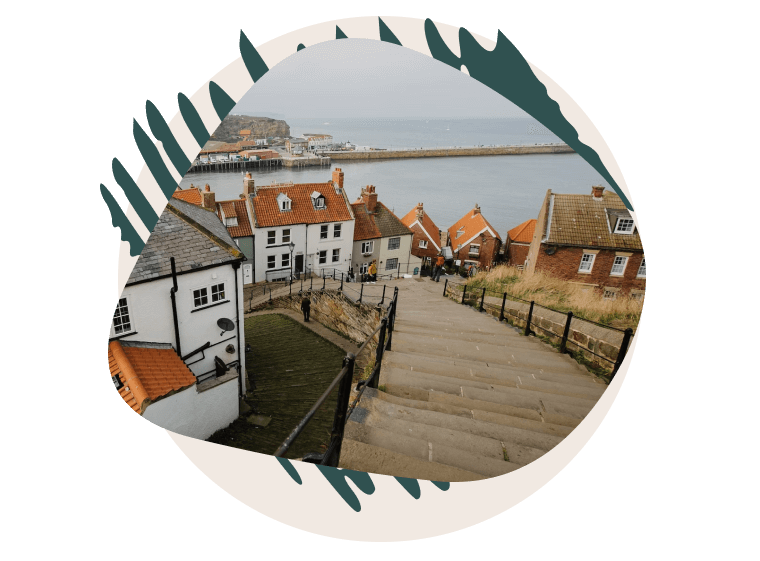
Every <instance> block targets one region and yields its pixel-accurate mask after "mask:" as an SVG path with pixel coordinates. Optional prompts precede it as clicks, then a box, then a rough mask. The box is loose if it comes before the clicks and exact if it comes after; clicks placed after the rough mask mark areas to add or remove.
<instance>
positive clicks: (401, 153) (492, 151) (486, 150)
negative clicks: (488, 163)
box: [321, 144, 575, 160]
mask: <svg viewBox="0 0 760 561" xmlns="http://www.w3.org/2000/svg"><path fill="white" fill-rule="evenodd" d="M574 152H575V150H573V149H572V148H570V146H568V145H567V144H536V145H532V146H530V145H528V146H471V147H465V148H460V147H447V148H420V149H411V150H410V149H404V150H354V151H334V152H333V151H329V152H328V151H325V152H321V154H322V155H324V156H329V157H330V158H331V159H333V160H385V159H396V158H441V157H451V156H505V155H522V154H572V153H574Z"/></svg>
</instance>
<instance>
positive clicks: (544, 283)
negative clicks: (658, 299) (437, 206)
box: [467, 265, 644, 328]
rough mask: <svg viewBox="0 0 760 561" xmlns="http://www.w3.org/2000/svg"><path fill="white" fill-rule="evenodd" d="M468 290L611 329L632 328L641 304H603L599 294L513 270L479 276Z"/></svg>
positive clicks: (624, 300)
mask: <svg viewBox="0 0 760 561" xmlns="http://www.w3.org/2000/svg"><path fill="white" fill-rule="evenodd" d="M467 285H468V287H472V288H476V287H477V288H481V289H482V288H484V287H485V288H486V290H487V291H488V292H493V293H496V294H499V295H500V294H502V293H504V292H507V293H509V294H511V295H512V296H517V297H518V298H522V299H523V300H533V301H535V302H536V303H537V304H541V305H543V306H547V307H549V308H553V309H555V310H559V311H561V312H569V311H572V312H573V314H574V315H576V316H578V317H583V318H586V319H590V320H592V321H596V322H599V323H604V324H607V325H612V326H613V327H618V328H626V327H633V328H635V327H636V326H637V325H638V323H639V318H640V317H641V309H642V306H643V304H644V302H643V300H633V299H631V298H628V297H618V298H616V299H615V300H605V299H604V298H603V297H602V294H601V292H600V291H598V290H593V289H590V288H588V287H584V286H582V285H579V284H574V283H571V282H568V281H566V280H562V279H558V278H556V277H552V276H550V275H547V274H545V273H542V272H538V271H537V272H535V273H533V274H528V273H524V272H522V271H519V270H518V269H516V268H515V267H509V266H506V265H502V266H499V267H494V268H493V269H492V270H491V271H489V272H480V273H478V274H477V275H475V276H474V277H473V278H472V279H470V280H469V281H468V282H467Z"/></svg>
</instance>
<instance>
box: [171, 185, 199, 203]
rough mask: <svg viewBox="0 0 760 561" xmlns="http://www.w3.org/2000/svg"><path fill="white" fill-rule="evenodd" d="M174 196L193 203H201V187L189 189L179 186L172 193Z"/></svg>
mask: <svg viewBox="0 0 760 561" xmlns="http://www.w3.org/2000/svg"><path fill="white" fill-rule="evenodd" d="M172 198H175V199H179V200H180V201H185V202H186V203H190V204H191V205H198V206H200V205H201V189H200V187H193V188H187V189H181V188H180V187H177V188H176V189H175V190H174V193H173V194H172Z"/></svg>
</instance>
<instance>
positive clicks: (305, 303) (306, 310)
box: [301, 298, 311, 321]
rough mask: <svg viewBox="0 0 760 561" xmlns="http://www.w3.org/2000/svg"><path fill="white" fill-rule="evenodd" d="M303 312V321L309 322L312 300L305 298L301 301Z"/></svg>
mask: <svg viewBox="0 0 760 561" xmlns="http://www.w3.org/2000/svg"><path fill="white" fill-rule="evenodd" d="M301 311H302V312H303V320H304V321H309V314H310V313H311V300H309V299H308V298H304V299H303V300H302V301H301Z"/></svg>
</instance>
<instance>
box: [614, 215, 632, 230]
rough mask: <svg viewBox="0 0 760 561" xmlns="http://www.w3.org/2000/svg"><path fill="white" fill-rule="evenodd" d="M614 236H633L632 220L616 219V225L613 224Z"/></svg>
mask: <svg viewBox="0 0 760 561" xmlns="http://www.w3.org/2000/svg"><path fill="white" fill-rule="evenodd" d="M615 233H616V234H633V219H632V218H618V221H617V224H615Z"/></svg>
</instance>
